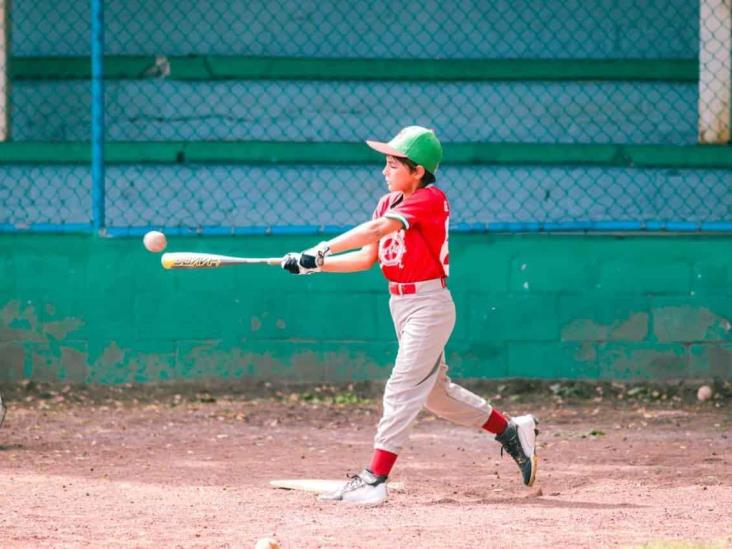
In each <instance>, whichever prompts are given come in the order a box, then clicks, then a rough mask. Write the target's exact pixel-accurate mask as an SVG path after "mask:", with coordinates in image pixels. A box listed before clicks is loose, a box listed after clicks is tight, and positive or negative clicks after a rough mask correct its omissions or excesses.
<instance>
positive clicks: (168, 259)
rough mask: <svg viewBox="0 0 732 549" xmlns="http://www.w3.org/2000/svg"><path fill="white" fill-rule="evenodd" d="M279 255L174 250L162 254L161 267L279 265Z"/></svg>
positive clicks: (209, 267) (280, 259)
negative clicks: (254, 255) (236, 254)
mask: <svg viewBox="0 0 732 549" xmlns="http://www.w3.org/2000/svg"><path fill="white" fill-rule="evenodd" d="M281 261H282V258H281V257H233V256H229V255H218V254H204V253H198V252H174V253H167V254H163V256H162V257H161V258H160V263H162V265H163V269H218V268H219V267H224V266H226V265H257V264H260V265H279V264H280V262H281Z"/></svg>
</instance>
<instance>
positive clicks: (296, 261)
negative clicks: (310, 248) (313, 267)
mask: <svg viewBox="0 0 732 549" xmlns="http://www.w3.org/2000/svg"><path fill="white" fill-rule="evenodd" d="M280 265H281V266H282V268H283V269H284V270H285V271H289V272H290V273H292V274H294V275H299V274H305V273H303V272H302V271H301V269H300V254H297V253H289V254H287V255H286V256H285V257H283V258H282V263H280Z"/></svg>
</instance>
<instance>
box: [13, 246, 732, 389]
mask: <svg viewBox="0 0 732 549" xmlns="http://www.w3.org/2000/svg"><path fill="white" fill-rule="evenodd" d="M313 241H314V239H313V238H312V237H273V236H263V237H246V238H244V237H240V238H231V237H222V238H205V239H203V238H200V239H197V238H181V239H173V241H172V243H171V249H175V250H183V249H190V250H199V251H213V252H220V253H231V254H239V255H252V256H256V255H267V256H269V255H276V254H279V253H280V252H283V251H286V250H290V249H301V248H303V247H306V246H308V245H310V244H312V243H313ZM731 242H732V241H731V240H730V238H729V237H715V236H706V237H701V236H628V237H618V236H599V235H598V236H565V235H538V234H537V235H487V234H460V235H453V236H452V237H451V252H452V253H451V256H452V259H453V266H452V268H453V276H452V277H451V280H450V287H451V289H452V291H453V295H454V298H455V301H456V304H457V308H458V321H457V326H456V329H455V332H454V334H453V338H452V339H451V341H450V343H449V344H448V348H447V356H448V362H449V364H450V365H451V369H452V375H453V377H457V378H466V377H468V378H503V377H530V378H590V379H622V380H630V379H654V380H661V379H681V378H708V377H712V376H713V377H720V378H725V379H731V378H732V331H731V327H732V326H731V324H730V320H729V319H732V296H731V295H730V290H729V289H730V288H731V287H732V254H730V253H729V252H730V243H731ZM387 299H388V298H387V294H386V292H385V284H384V281H383V279H382V278H381V275H380V273H379V272H378V270H376V269H374V270H372V271H370V272H368V273H359V274H351V275H313V276H308V277H293V276H291V275H289V274H287V273H284V272H282V271H281V270H279V269H275V268H272V267H265V266H250V267H237V268H230V269H226V270H219V271H207V272H169V271H163V270H162V268H161V267H160V264H159V256H157V255H152V254H150V253H148V252H146V251H145V250H144V249H143V248H142V245H141V243H140V241H139V240H138V239H118V240H116V239H103V238H97V237H93V236H86V235H68V236H55V235H29V234H14V235H4V236H0V381H16V380H20V379H24V378H31V379H35V380H61V381H67V382H87V383H104V384H112V383H124V382H149V381H157V380H170V379H198V378H207V377H214V378H224V379H234V378H257V379H264V378H278V379H286V380H289V381H333V382H336V381H345V380H364V379H378V378H385V377H386V376H387V375H388V372H389V368H390V365H391V364H392V361H393V357H394V354H395V352H396V344H395V338H394V335H393V328H392V325H391V319H390V318H389V314H388V309H387Z"/></svg>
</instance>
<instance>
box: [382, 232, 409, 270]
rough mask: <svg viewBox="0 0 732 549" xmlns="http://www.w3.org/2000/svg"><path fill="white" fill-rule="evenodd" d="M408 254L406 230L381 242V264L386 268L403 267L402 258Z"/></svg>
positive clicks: (393, 234)
mask: <svg viewBox="0 0 732 549" xmlns="http://www.w3.org/2000/svg"><path fill="white" fill-rule="evenodd" d="M406 252H407V246H406V244H405V243H404V229H402V230H401V231H397V232H396V233H392V234H390V235H389V236H387V237H385V238H382V239H381V240H379V262H380V263H381V264H382V265H383V266H384V267H396V266H397V265H398V266H399V267H402V258H403V257H404V254H405V253H406Z"/></svg>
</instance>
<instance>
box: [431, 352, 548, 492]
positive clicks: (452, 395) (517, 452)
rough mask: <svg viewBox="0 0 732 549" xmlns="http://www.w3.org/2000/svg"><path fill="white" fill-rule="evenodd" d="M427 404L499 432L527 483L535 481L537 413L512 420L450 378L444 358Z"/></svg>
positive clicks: (448, 415)
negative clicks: (535, 415)
mask: <svg viewBox="0 0 732 549" xmlns="http://www.w3.org/2000/svg"><path fill="white" fill-rule="evenodd" d="M426 406H427V408H428V409H429V410H430V411H432V412H433V413H435V414H436V415H438V416H440V417H442V418H444V419H447V420H448V421H452V422H453V423H457V424H459V425H465V426H466V427H479V428H482V429H485V430H486V431H489V432H491V433H494V434H496V435H497V436H496V440H497V441H498V442H500V443H501V446H502V448H503V449H504V450H506V451H507V452H508V453H509V454H510V455H511V457H512V458H513V459H514V460H515V461H516V463H517V464H518V466H519V469H520V470H521V476H522V479H523V482H524V484H526V485H527V486H531V485H532V484H533V483H534V479H535V478H536V468H537V458H536V434H537V433H538V431H537V430H536V424H537V421H536V418H534V416H531V415H526V416H519V417H515V418H513V419H511V420H510V421H508V420H507V419H506V418H505V417H504V416H503V414H501V413H500V412H499V411H498V410H496V409H494V408H492V407H491V405H490V404H488V403H487V402H486V400H485V399H483V398H481V397H479V396H478V395H476V394H475V393H472V392H471V391H468V390H467V389H465V388H463V387H460V386H459V385H457V384H455V383H453V382H452V381H450V378H449V377H448V376H447V364H445V362H444V361H442V362H441V364H440V374H439V376H438V378H437V381H436V383H435V385H434V387H433V389H432V392H431V393H430V395H429V398H428V399H427V404H426Z"/></svg>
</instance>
